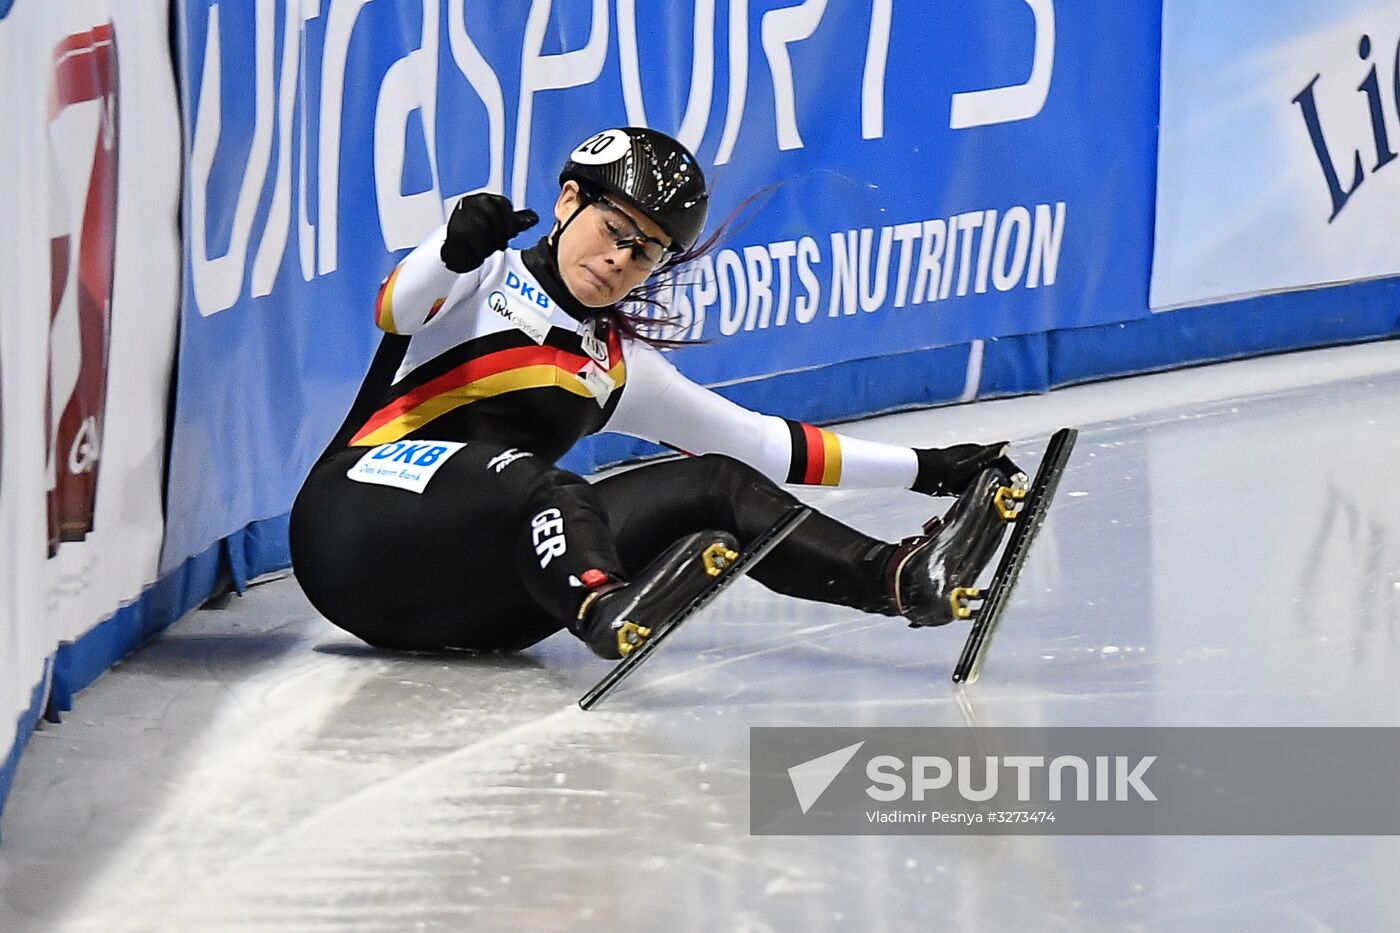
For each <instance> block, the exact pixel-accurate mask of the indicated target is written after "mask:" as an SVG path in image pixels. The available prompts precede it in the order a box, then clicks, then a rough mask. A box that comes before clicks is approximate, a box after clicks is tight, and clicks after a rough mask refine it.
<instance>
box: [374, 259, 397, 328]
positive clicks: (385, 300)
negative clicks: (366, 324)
mask: <svg viewBox="0 0 1400 933" xmlns="http://www.w3.org/2000/svg"><path fill="white" fill-rule="evenodd" d="M400 268H402V267H401V266H395V267H394V271H393V272H391V273H389V277H388V278H387V279H385V280H384V284H383V285H381V286H379V297H378V298H377V299H375V302H374V323H375V325H376V326H377V327H378V328H379V329H380V330H382V331H384V332H385V333H389V334H397V333H398V331H397V330H395V329H394V283H395V282H397V281H398V280H399V269H400Z"/></svg>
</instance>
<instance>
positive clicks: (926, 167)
mask: <svg viewBox="0 0 1400 933" xmlns="http://www.w3.org/2000/svg"><path fill="white" fill-rule="evenodd" d="M178 9H179V23H178V30H179V39H180V46H181V49H180V53H181V58H180V63H179V71H180V74H181V79H182V83H183V86H184V88H183V89H184V93H183V95H182V98H183V102H184V107H185V132H186V148H187V160H186V168H185V171H186V179H185V182H186V192H187V194H186V199H185V208H184V210H185V221H186V229H187V240H186V243H187V245H186V277H185V280H186V292H185V311H184V326H183V332H182V345H181V351H180V368H179V387H178V400H177V407H176V415H175V434H174V449H173V452H172V464H171V476H170V484H169V489H170V497H169V528H168V535H167V546H166V552H165V561H164V564H165V566H166V567H169V566H173V565H174V564H176V563H178V562H179V561H181V560H183V559H184V558H186V557H188V556H189V555H191V554H195V553H199V552H201V551H202V550H203V549H204V548H206V547H207V546H208V545H209V544H210V543H212V542H214V541H216V540H218V539H219V538H221V537H223V536H226V535H228V534H230V533H231V532H233V531H235V530H237V529H238V528H241V527H243V526H244V525H245V524H247V523H248V522H249V521H252V520H256V519H263V518H268V517H272V516H275V515H279V514H281V513H283V512H285V511H286V510H287V509H288V508H289V507H290V505H291V502H292V499H293V497H294V495H295V492H296V490H297V488H298V485H299V483H300V481H301V479H302V477H303V476H304V474H305V472H306V471H307V470H308V469H309V468H310V466H311V463H312V461H313V460H314V458H315V457H316V456H317V454H318V453H319V452H320V450H321V447H322V446H323V445H324V443H325V442H326V440H327V439H328V437H329V436H330V435H331V433H332V432H333V431H334V430H335V428H336V427H337V426H338V425H339V422H340V419H341V418H342V416H343V415H344V412H345V410H346V409H347V407H348V405H349V402H350V399H351V397H352V396H353V394H354V390H355V388H356V385H357V383H358V380H359V377H360V375H361V374H362V373H363V372H364V369H365V367H366V365H367V363H368V360H369V357H370V354H371V353H372V351H373V348H374V346H375V343H376V341H377V338H378V335H377V332H376V331H375V330H374V327H373V323H372V304H373V299H374V294H375V291H376V289H377V286H378V284H379V282H380V280H381V279H382V278H383V276H384V275H386V274H387V273H388V271H389V270H390V269H391V268H392V267H393V264H394V263H395V261H396V260H397V259H398V258H399V257H400V256H402V255H403V253H404V251H406V250H407V249H409V248H410V247H412V246H413V245H414V244H415V243H416V242H418V240H419V239H420V238H421V237H422V236H424V235H425V234H426V233H428V232H429V231H430V230H431V229H432V228H433V227H434V226H436V225H437V224H439V223H441V222H442V219H443V217H444V216H445V214H444V210H445V208H446V207H449V206H450V205H451V204H452V203H453V202H454V201H455V199H456V198H457V197H458V196H460V195H461V194H463V193H465V192H468V191H472V190H477V189H482V188H489V189H492V190H497V191H501V192H503V193H505V194H506V195H508V196H509V197H510V198H512V200H513V201H515V202H516V204H517V206H522V207H523V206H529V207H532V208H534V209H535V210H537V211H538V212H539V213H540V214H541V215H542V216H545V217H548V216H552V210H551V208H552V204H553V198H554V195H555V192H556V191H557V173H558V169H559V166H560V164H561V163H562V161H563V159H564V157H565V155H566V154H567V153H568V152H569V151H570V149H572V148H573V146H575V145H576V144H577V143H578V142H579V141H581V140H583V139H584V138H586V137H588V136H589V135H591V134H592V133H594V132H596V131H597V130H599V129H602V128H606V127H609V126H618V125H649V126H653V127H656V128H658V129H661V130H664V131H667V132H670V133H673V134H675V135H677V136H678V137H680V138H681V139H682V140H683V141H684V142H686V143H687V144H688V145H689V146H690V147H691V148H692V149H693V150H694V151H695V152H696V154H697V156H698V158H699V159H700V162H701V164H702V165H703V166H704V167H705V168H706V170H707V173H708V174H709V176H710V179H711V182H712V185H713V188H714V195H715V197H714V208H713V210H712V214H711V219H712V224H713V223H718V222H720V221H722V220H724V219H725V218H726V217H728V216H729V215H730V214H731V212H732V211H734V210H735V209H736V208H737V207H739V206H740V205H741V204H742V203H743V202H744V201H745V200H746V199H747V198H749V197H750V196H751V195H754V194H755V193H758V192H762V193H761V194H760V196H759V197H758V198H757V200H756V201H754V202H753V203H752V205H751V206H750V210H749V212H748V218H749V219H748V222H747V223H745V224H742V225H736V229H735V230H734V232H733V233H732V235H731V236H730V237H729V238H728V240H727V241H725V242H724V243H722V244H721V247H720V248H719V249H718V250H717V251H716V252H714V253H713V254H711V255H710V256H708V257H706V258H704V259H702V260H700V261H699V262H697V263H695V264H694V265H693V266H692V267H691V268H689V269H687V270H685V271H684V272H683V273H682V274H681V275H680V276H679V279H678V281H677V282H675V283H672V285H671V290H670V294H669V298H670V299H671V303H672V306H673V308H674V310H675V311H676V312H677V313H678V315H679V316H680V317H681V318H682V320H683V321H685V322H686V324H687V328H686V336H689V337H693V338H702V339H704V340H705V341H707V342H706V343H705V344H704V345H701V346H696V347H691V348H686V349H684V350H681V351H678V352H677V354H676V359H677V362H678V364H679V365H680V366H681V367H682V368H683V369H685V370H686V371H687V372H688V373H689V374H690V375H692V376H693V377H694V378H696V379H698V380H700V381H702V382H706V383H710V384H717V383H734V382H744V381H748V380H754V379H763V378H766V377H769V376H771V375H774V374H783V373H787V374H791V373H795V372H800V371H804V370H813V369H816V368H820V367H829V366H832V365H834V364H842V363H847V362H850V361H855V360H863V359H870V358H875V357H885V356H887V355H895V354H908V353H909V352H910V351H914V350H920V349H924V348H931V347H957V346H958V345H964V344H968V343H969V342H972V341H979V340H986V339H988V338H998V337H1008V336H1011V335H1030V334H1040V333H1043V332H1046V331H1051V330H1055V329H1062V328H1073V327H1089V326H1096V325H1104V324H1111V323H1114V322H1117V321H1122V320H1125V319H1128V318H1133V317H1140V316H1145V315H1146V283H1147V276H1148V268H1149V263H1150V251H1151V235H1152V226H1151V218H1152V198H1153V190H1154V187H1153V186H1154V167H1155V158H1156V148H1155V147H1156V101H1157V72H1158V60H1157V51H1158V33H1159V28H1160V22H1159V12H1158V10H1157V7H1156V5H1154V4H1149V5H1141V4H1122V3H1111V2H1107V0H1096V2H1085V3H1074V4H1067V3H1063V2H1061V3H1056V2H1054V0H971V2H967V3H962V4H932V3H924V4H899V5H895V4H894V3H893V0H864V2H860V3H852V2H828V0H804V2H799V3H793V2H791V0H784V2H777V0H694V2H679V3H668V4H637V3H636V2H635V0H557V2H551V0H533V2H531V3H511V4H506V3H481V2H470V3H468V2H465V0H447V2H439V0H422V2H399V3H386V2H370V0H326V2H321V0H312V2H300V3H298V2H289V0H254V2H249V3H241V4H231V3H216V2H212V0H186V2H182V3H180V4H179V5H178ZM535 232H536V231H531V232H530V233H529V234H527V235H526V236H525V237H522V238H521V243H522V244H523V243H526V242H529V241H531V238H532V237H533V236H534V235H535ZM545 232H546V231H545V230H544V229H543V228H541V229H540V230H539V231H538V233H540V234H543V233H545ZM958 352H959V353H961V358H960V365H961V360H965V359H966V357H967V352H966V351H965V350H964V351H958ZM940 359H941V357H940ZM930 378H931V379H933V378H937V379H945V378H950V377H945V376H936V377H934V376H931V377H930ZM962 378H963V375H962V373H961V372H958V373H957V374H956V375H955V376H952V377H951V379H952V381H954V382H956V383H959V384H960V383H961V382H962ZM974 388H975V386H974ZM793 401H794V405H797V404H798V403H799V402H800V400H799V399H798V398H796V397H794V399H793ZM886 401H888V400H882V402H886ZM896 404H897V402H896ZM859 406H860V402H859V400H858V399H853V400H852V403H851V404H850V405H849V406H844V407H843V406H837V408H836V409H832V411H834V412H835V413H837V414H857V413H860V412H862V411H868V410H870V409H868V408H866V409H862V408H861V407H859ZM887 407H888V406H887Z"/></svg>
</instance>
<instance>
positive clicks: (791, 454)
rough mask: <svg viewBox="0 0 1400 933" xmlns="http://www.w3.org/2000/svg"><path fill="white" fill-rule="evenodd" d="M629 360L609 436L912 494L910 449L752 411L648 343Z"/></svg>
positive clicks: (795, 478) (914, 466) (808, 479)
mask: <svg viewBox="0 0 1400 933" xmlns="http://www.w3.org/2000/svg"><path fill="white" fill-rule="evenodd" d="M626 362H627V381H626V384H625V386H624V388H623V392H622V399H621V401H619V402H618V405H617V410H616V411H614V412H613V416H612V418H611V419H609V421H608V424H607V426H606V427H605V430H608V431H617V432H619V433H622V434H630V435H631V436H633V437H640V438H642V439H643V440H648V441H652V442H653V443H658V444H665V445H667V446H670V447H675V448H677V449H679V450H681V451H683V452H685V453H689V454H708V453H719V454H728V455H729V456H731V457H734V458H735V459H737V460H742V461H743V462H744V463H747V464H748V465H750V466H752V467H754V468H755V469H757V470H759V471H760V472H761V473H763V474H765V475H766V476H768V477H769V478H770V479H772V480H774V481H776V482H779V483H784V482H786V483H804V484H810V485H823V486H845V487H860V486H893V487H900V488H904V489H908V488H909V487H910V486H912V485H913V483H914V478H915V476H916V475H917V474H918V468H919V464H918V457H917V456H916V455H915V453H914V451H913V450H912V449H910V448H908V447H898V446H895V445H893V444H880V443H876V442H874V441H863V440H858V439H856V438H853V437H844V436H842V435H840V434H837V433H835V432H833V431H826V430H823V429H821V428H818V427H814V426H813V425H810V424H804V423H802V422H800V421H790V420H788V419H786V418H777V417H774V416H772V415H762V414H759V413H758V412H754V411H750V410H749V409H747V408H744V407H742V406H740V405H737V404H735V403H734V402H731V401H729V399H727V398H724V397H723V396H722V395H719V394H718V393H716V392H713V391H711V390H709V389H706V388H705V387H703V386H700V385H697V384H696V383H694V382H692V381H691V380H689V379H687V378H686V377H685V376H684V375H682V374H681V373H680V371H679V370H677V369H676V368H675V366H673V365H671V363H670V361H669V360H667V359H666V358H665V357H663V356H662V355H661V354H660V353H658V352H657V351H656V350H655V349H654V348H652V347H650V346H647V345H646V344H643V343H640V342H636V341H629V342H628V343H627V345H626Z"/></svg>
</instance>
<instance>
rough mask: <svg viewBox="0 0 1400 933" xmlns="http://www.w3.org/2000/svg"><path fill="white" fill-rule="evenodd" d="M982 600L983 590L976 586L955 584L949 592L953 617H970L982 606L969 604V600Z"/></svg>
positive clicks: (949, 603) (949, 602)
mask: <svg viewBox="0 0 1400 933" xmlns="http://www.w3.org/2000/svg"><path fill="white" fill-rule="evenodd" d="M981 601H982V591H981V590H979V589H978V588H977V587H975V586H955V587H953V591H952V592H951V593H949V594H948V605H949V607H950V608H951V609H952V610H953V618H955V619H970V618H972V617H973V616H974V615H975V614H976V613H977V610H978V609H980V608H982V607H981V606H969V605H968V603H969V602H978V603H980V602H981Z"/></svg>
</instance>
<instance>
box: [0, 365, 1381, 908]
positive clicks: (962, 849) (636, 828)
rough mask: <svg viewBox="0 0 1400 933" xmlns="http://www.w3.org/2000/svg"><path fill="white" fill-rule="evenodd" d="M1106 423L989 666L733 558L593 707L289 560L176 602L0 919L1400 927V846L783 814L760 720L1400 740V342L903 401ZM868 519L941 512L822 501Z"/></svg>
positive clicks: (828, 495) (897, 519)
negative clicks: (790, 587)
mask: <svg viewBox="0 0 1400 933" xmlns="http://www.w3.org/2000/svg"><path fill="white" fill-rule="evenodd" d="M1063 424H1078V425H1080V427H1081V429H1082V430H1081V436H1080V440H1079V445H1078V447H1077V449H1076V452H1075V458H1074V460H1073V461H1072V462H1071V464H1070V468H1069V471H1068V472H1067V474H1066V476H1065V479H1064V482H1063V484H1062V486H1061V491H1060V497H1059V499H1058V500H1057V502H1056V506H1055V509H1054V510H1053V512H1052V514H1051V517H1050V519H1049V521H1048V522H1047V523H1046V525H1045V528H1044V529H1043V531H1042V534H1041V537H1040V539H1039V540H1038V542H1037V544H1036V548H1035V551H1034V552H1033V555H1032V558H1031V560H1030V562H1029V564H1028V565H1027V568H1026V571H1025V573H1024V575H1023V577H1022V581H1021V585H1020V587H1019V588H1018V590H1017V592H1016V595H1015V598H1014V599H1013V601H1012V604H1011V605H1010V607H1009V608H1008V611H1007V614H1006V617H1005V619H1004V622H1003V625H1002V628H1001V631H1000V632H999V634H998V636H997V641H996V644H995V646H994V648H993V650H992V653H991V656H990V659H989V661H988V663H987V665H986V668H985V670H984V672H983V677H982V680H981V681H980V682H979V683H977V684H976V685H975V686H973V687H972V688H971V689H969V690H967V691H965V692H960V691H958V690H957V689H956V688H955V687H954V686H953V684H952V683H951V681H950V679H949V675H950V673H951V670H952V667H953V664H954V662H955V661H956V659H957V655H958V652H959V650H960V648H961V646H962V637H963V631H962V630H958V631H951V630H930V629H924V630H918V631H915V630H910V629H907V628H905V627H903V626H902V625H900V624H899V623H898V622H895V621H892V620H889V619H884V618H875V617H865V616H862V615H860V614H859V613H855V612H853V611H851V610H846V609H840V608H836V607H828V606H822V605H815V604H810V603H802V602H797V601H793V600H786V599H783V598H780V597H777V596H775V595H773V594H770V593H768V592H767V591H765V590H763V589H762V588H761V587H759V586H758V585H756V584H754V583H752V582H750V581H740V582H739V583H738V584H736V585H735V586H734V587H732V588H731V589H730V590H729V591H727V592H726V593H725V594H724V595H723V596H722V597H720V599H719V600H718V601H717V602H716V603H715V604H714V606H712V607H711V608H710V609H709V610H707V612H706V614H705V615H704V616H702V617H700V618H697V619H696V620H695V621H693V622H691V623H690V624H689V625H688V626H687V627H686V628H685V629H684V630H682V631H681V632H680V633H678V634H677V635H676V636H675V637H674V638H673V639H672V640H671V641H670V642H669V643H668V644H667V645H666V646H665V648H664V649H663V650H662V651H660V652H659V653H658V654H657V656H656V658H655V659H653V660H652V661H650V662H649V663H648V664H647V666H646V667H644V668H642V670H641V671H639V672H638V673H637V674H636V675H635V676H633V677H632V678H630V679H629V680H628V681H626V682H625V683H624V684H623V686H622V687H620V688H619V689H618V690H617V691H616V693H615V694H614V695H613V696H611V697H610V698H609V699H608V700H607V701H606V702H605V703H604V704H603V705H602V706H601V707H600V708H599V709H598V710H597V711H595V712H591V713H584V712H582V711H580V710H578V709H577V708H576V707H575V706H574V701H575V700H576V699H577V698H578V697H579V696H580V695H581V694H582V693H583V692H584V691H585V690H586V689H587V688H588V687H589V686H591V685H592V683H593V682H594V681H595V680H596V679H597V678H598V677H599V676H601V674H602V673H603V671H605V670H606V665H605V664H604V663H603V662H599V661H597V660H596V659H593V658H592V656H591V655H589V654H588V653H587V652H586V651H585V650H584V649H583V648H582V647H581V646H580V645H578V644H577V643H576V642H574V641H573V640H572V639H570V638H569V637H568V636H556V637H555V638H553V639H550V640H549V641H547V642H545V643H544V644H542V645H540V646H538V647H536V648H535V649H532V650H530V651H528V652H525V653H523V654H521V655H518V656H514V657H483V658H477V657H469V656H462V657H448V658H443V657H410V656H399V655H392V654H387V653H382V652H378V651H375V650H373V649H370V648H368V647H365V646H363V645H361V644H359V643H358V642H356V641H355V640H354V639H353V638H352V637H350V636H348V635H345V634H343V633H341V632H340V631H339V630H337V629H335V628H333V627H332V626H330V625H329V624H328V623H326V622H325V621H324V620H322V619H320V618H319V617H318V616H317V615H316V613H315V612H314V610H312V609H311V608H310V606H309V605H308V604H307V603H306V601H305V599H304V598H303V597H302V596H301V593H300V591H299V590H298V589H297V587H296V584H295V582H294V581H293V580H292V579H291V578H285V579H282V580H278V581H276V582H271V583H268V584H266V585H263V586H259V587H256V588H254V589H252V590H251V591H249V593H248V595H247V596H245V597H244V598H242V599H237V600H234V601H233V603H232V604H231V605H230V606H229V607H228V608H227V609H224V610H222V611H206V612H200V613H197V614H195V615H194V616H192V617H190V618H188V619H186V620H184V621H182V622H181V623H180V624H178V625H177V626H175V627H174V628H172V629H171V630H170V631H169V632H167V633H166V635H165V636H164V637H162V638H160V639H159V640H158V641H156V642H155V643H154V644H152V645H150V646H149V647H147V648H146V649H144V650H142V651H141V652H139V653H138V654H136V655H135V656H133V657H132V658H131V659H130V660H128V661H127V662H126V663H124V664H123V665H121V666H120V667H118V668H117V669H116V670H115V671H113V672H112V673H110V674H108V675H106V676H105V677H103V678H102V679H101V680H100V681H99V682H98V683H97V684H96V685H95V686H93V687H92V688H90V689H89V690H88V691H86V692H85V693H83V694H82V695H81V696H80V697H79V698H78V701H77V708H76V709H75V710H74V712H73V713H72V714H70V716H69V717H68V719H67V721H66V722H64V723H63V724H62V725H59V726H47V727H45V728H44V729H42V730H41V731H40V732H39V733H37V734H36V735H35V737H34V739H33V740H32V741H31V743H30V745H29V748H28V749H27V751H26V752H25V755H24V758H23V760H22V763H21V766H20V769H19V774H18V777H17V780H16V784H15V788H14V791H13V793H12V794H11V797H10V800H9V803H8V807H7V810H6V813H5V822H4V827H3V829H4V845H3V847H0V930H4V931H7V933H9V931H24V930H70V929H71V930H102V931H114V930H152V929H169V930H180V931H188V930H200V929H243V930H261V929H279V930H298V931H314V930H393V931H402V930H415V929H424V930H458V929H481V930H493V931H499V930H528V931H549V930H592V929H598V930H667V931H669V933H683V931H707V933H708V931H712V930H733V931H766V930H797V929H802V930H826V929H832V930H855V931H867V930H938V929H948V930H959V931H964V930H1002V929H1012V928H1015V929H1027V930H1119V929H1153V930H1157V929H1164V930H1198V929H1222V930H1225V929H1229V930H1245V929H1249V930H1269V931H1289V930H1300V931H1301V930H1325V929H1343V930H1380V929H1395V928H1397V927H1400V886H1397V885H1396V884H1395V883H1394V878H1395V877H1396V876H1397V873H1400V840H1396V839H1393V838H1387V837H1378V838H1355V837H1354V838H1333V837H1319V838H1306V837H1289V838H1262V837H1241V838H1233V837H1216V838H1191V837H1184V838H1178V837H1158V838H1142V837H1124V838H1115V837H1082V838H1075V837H1001V838H987V837H976V836H956V837H954V836H950V837H917V836H910V837H845V838H834V837H816V838H787V837H754V836H750V835H749V833H748V786H747V780H748V775H747V764H748V730H749V727H750V726H757V725H848V726H854V725H881V726H895V725H963V724H966V723H969V722H975V723H977V724H979V725H983V726H1011V725H1015V726H1029V725H1056V726H1087V725H1391V726H1394V725H1400V676H1397V675H1400V638H1397V636H1400V631H1397V628H1398V627H1400V502H1397V499H1396V497H1395V496H1394V495H1393V493H1392V492H1391V491H1390V490H1389V488H1388V484H1389V481H1390V478H1391V477H1392V476H1393V475H1394V473H1395V464H1396V462H1397V461H1398V460H1400V345H1397V344H1394V343H1383V344H1376V345H1372V346H1369V347H1353V348H1344V349H1339V350H1329V351H1319V352H1313V353H1307V354H1293V355H1290V356H1286V357H1273V358H1269V359H1264V360H1255V361H1249V362H1245V363H1234V364H1228V365H1224V366H1216V367H1209V368H1203V369H1197V370H1190V371H1185V372H1177V373H1170V374H1164V375H1159V376H1150V377H1143V378H1139V379H1134V380H1126V381H1122V382H1117V383H1112V384H1103V385H1095V386H1085V387H1080V388H1076V389H1070V390H1065V391H1061V392H1056V393H1052V394H1051V395H1048V396H1044V397H1036V398H1029V399H1016V400H1008V401H1004V402H993V403H982V404H978V405H975V406H964V407H961V408H955V409H945V410H939V411H931V412H920V413H910V414H901V415H895V416H890V417H886V418H882V419H876V420H872V421H867V422H864V423H861V424H858V425H850V426H846V427H843V428H842V430H843V431H846V432H847V433H851V434H856V435H859V436H864V437H871V438H876V439H883V440H892V441H900V442H903V443H909V444H919V445H925V444H940V443H950V442H952V441H954V440H964V439H973V438H981V439H985V440H995V439H999V438H1000V437H1012V438H1017V439H1019V440H1018V441H1017V443H1016V446H1015V453H1016V455H1017V457H1018V459H1021V460H1022V461H1023V462H1024V463H1027V464H1030V463H1033V462H1034V461H1035V460H1036V459H1037V458H1038V456H1039V452H1040V450H1041V449H1042V447H1043V445H1044V443H1045V441H1046V440H1047V439H1048V437H1049V434H1050V432H1051V431H1052V430H1053V429H1054V428H1056V427H1059V426H1061V425H1063ZM802 495H803V496H804V498H806V499H807V500H809V501H810V502H812V503H814V504H816V505H817V506H818V507H819V508H822V509H824V510H827V511H830V512H832V513H833V514H835V515H837V516H838V517H840V518H842V519H844V520H846V521H848V522H850V523H852V524H854V525H856V526H858V527H861V528H863V529H865V530H867V531H869V532H871V533H875V534H879V535H884V536H887V537H896V536H900V535H904V534H908V533H911V532H912V531H913V530H915V529H917V527H918V525H919V523H920V521H921V520H922V519H923V518H925V517H926V516H927V513H928V510H929V506H930V504H929V502H928V500H926V499H923V498H922V497H919V496H916V495H914V494H912V493H903V492H892V491H850V492H842V491H823V490H806V491H803V493H802Z"/></svg>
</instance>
